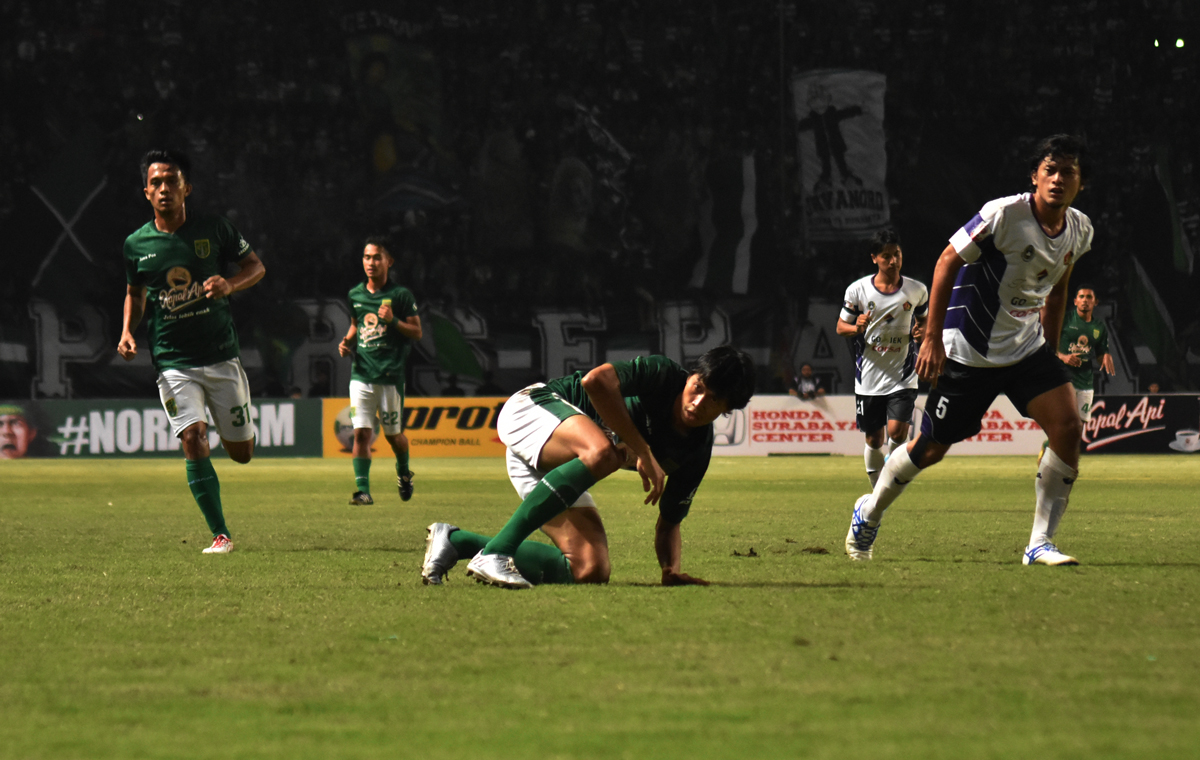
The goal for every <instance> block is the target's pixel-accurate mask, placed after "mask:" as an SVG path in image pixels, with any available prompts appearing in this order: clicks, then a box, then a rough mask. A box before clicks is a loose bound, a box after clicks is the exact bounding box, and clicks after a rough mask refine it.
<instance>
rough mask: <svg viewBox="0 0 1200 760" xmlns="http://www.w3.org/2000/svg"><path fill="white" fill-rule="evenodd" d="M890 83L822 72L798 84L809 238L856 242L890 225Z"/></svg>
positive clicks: (868, 75) (795, 99) (795, 97)
mask: <svg viewBox="0 0 1200 760" xmlns="http://www.w3.org/2000/svg"><path fill="white" fill-rule="evenodd" d="M886 91H887V77H886V76H884V75H883V74H879V73H876V72H873V71H851V70H838V69H820V70H816V71H806V72H804V73H802V74H797V75H796V76H795V77H793V78H792V104H793V106H794V108H795V111H796V138H797V140H798V141H799V156H800V189H801V195H802V197H803V206H804V220H805V224H806V231H807V234H808V237H809V239H810V240H816V241H822V240H856V239H861V238H864V237H867V235H869V234H870V233H871V232H872V231H874V230H876V229H879V228H880V227H882V226H884V225H885V224H887V222H888V219H889V218H890V211H889V204H888V192H887V184H886V180H887V148H886V142H885V138H884V131H883V97H884V93H885V92H886Z"/></svg>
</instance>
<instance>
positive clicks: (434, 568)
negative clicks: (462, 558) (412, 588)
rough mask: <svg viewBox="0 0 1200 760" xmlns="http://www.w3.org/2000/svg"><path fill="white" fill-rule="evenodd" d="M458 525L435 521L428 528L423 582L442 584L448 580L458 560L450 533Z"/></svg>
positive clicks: (422, 569) (423, 564)
mask: <svg viewBox="0 0 1200 760" xmlns="http://www.w3.org/2000/svg"><path fill="white" fill-rule="evenodd" d="M456 530H458V526H455V525H451V524H450V523H433V524H432V525H430V526H429V527H428V528H427V529H426V535H425V562H424V563H422V564H421V583H424V584H425V585H426V586H440V585H442V584H443V583H445V582H446V574H447V573H449V572H450V568H452V567H454V564H455V563H456V562H458V552H457V551H455V549H454V545H453V544H451V543H450V534H451V533H453V532H454V531H456Z"/></svg>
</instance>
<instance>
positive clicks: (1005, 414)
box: [713, 396, 1045, 456]
mask: <svg viewBox="0 0 1200 760" xmlns="http://www.w3.org/2000/svg"><path fill="white" fill-rule="evenodd" d="M924 406H925V397H924V396H920V397H918V398H917V408H916V410H915V411H914V413H913V418H914V420H913V422H914V425H913V432H912V433H911V434H910V435H915V431H916V430H919V429H920V426H921V415H922V414H923V409H924ZM982 426H983V427H982V429H981V430H980V431H979V434H978V435H975V436H973V437H971V438H968V439H967V440H965V441H962V442H960V443H958V444H955V446H954V448H953V449H951V450H950V454H951V455H962V454H1022V455H1024V454H1036V453H1037V452H1038V450H1039V449H1040V448H1041V445H1042V441H1043V440H1045V436H1044V435H1043V433H1042V429H1041V428H1040V427H1038V424H1037V423H1036V422H1034V421H1033V420H1031V419H1027V418H1025V417H1022V416H1021V415H1020V414H1019V413H1018V412H1017V410H1016V408H1015V407H1014V406H1013V405H1012V402H1010V401H1009V400H1008V399H1007V398H1005V397H1004V396H1001V397H999V398H997V399H996V400H995V401H994V402H993V403H992V406H991V408H989V409H988V412H987V414H986V415H985V416H984V418H983V422H982ZM714 432H715V434H716V444H715V445H714V446H713V455H714V456H767V455H771V454H845V455H846V456H862V451H863V434H862V433H861V432H860V431H859V430H858V427H857V425H856V422H855V408H854V396H822V397H821V398H818V399H815V400H812V401H803V400H801V399H799V398H796V397H795V396H755V397H754V398H752V399H750V404H749V405H748V406H747V407H746V408H745V409H740V410H738V411H735V412H733V413H732V414H729V415H727V416H725V417H721V418H720V419H718V420H717V422H716V430H715V431H714Z"/></svg>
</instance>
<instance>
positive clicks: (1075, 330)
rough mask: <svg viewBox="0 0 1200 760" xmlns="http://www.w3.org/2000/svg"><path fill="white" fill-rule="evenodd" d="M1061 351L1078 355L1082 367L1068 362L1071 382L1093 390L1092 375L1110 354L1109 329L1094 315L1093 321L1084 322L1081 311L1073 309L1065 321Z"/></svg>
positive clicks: (1060, 342) (1077, 386)
mask: <svg viewBox="0 0 1200 760" xmlns="http://www.w3.org/2000/svg"><path fill="white" fill-rule="evenodd" d="M1058 351H1059V353H1062V354H1075V355H1076V356H1078V357H1079V366H1078V367H1072V366H1071V365H1069V364H1068V365H1067V374H1068V375H1070V376H1071V384H1072V385H1074V386H1075V387H1076V388H1078V389H1079V390H1081V391H1090V390H1091V389H1092V379H1093V378H1092V376H1093V374H1094V373H1095V372H1096V371H1098V369H1099V366H1100V359H1101V358H1102V357H1103V356H1104V355H1105V354H1107V353H1108V328H1107V327H1106V326H1105V325H1104V323H1103V322H1101V321H1100V320H1098V319H1096V318H1095V317H1093V318H1092V321H1091V322H1085V321H1083V318H1082V317H1080V316H1079V312H1078V311H1076V310H1075V309H1071V311H1070V313H1068V314H1067V317H1066V319H1064V320H1063V328H1062V337H1061V338H1059V340H1058Z"/></svg>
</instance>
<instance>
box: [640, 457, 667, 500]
mask: <svg viewBox="0 0 1200 760" xmlns="http://www.w3.org/2000/svg"><path fill="white" fill-rule="evenodd" d="M637 471H638V475H641V476H642V490H643V491H645V492H646V494H647V495H646V500H645V501H644V502H642V503H643V504H657V503H658V499H659V497H660V496H662V492H663V487H664V485H665V484H666V481H667V474H666V473H665V472H663V469H662V468H661V467H659V466H658V460H656V459H655V458H654V455H653V454H651V453H649V452H647V453H646V456H644V457H638V462H637Z"/></svg>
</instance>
